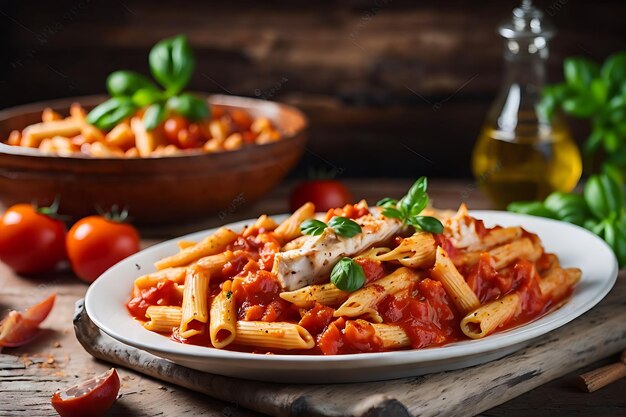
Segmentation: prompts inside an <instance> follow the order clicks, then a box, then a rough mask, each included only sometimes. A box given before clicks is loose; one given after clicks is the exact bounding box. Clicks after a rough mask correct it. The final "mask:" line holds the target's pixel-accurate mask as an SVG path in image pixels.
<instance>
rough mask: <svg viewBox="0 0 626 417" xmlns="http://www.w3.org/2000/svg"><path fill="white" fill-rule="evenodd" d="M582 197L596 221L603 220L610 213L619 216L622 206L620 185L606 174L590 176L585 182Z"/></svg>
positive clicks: (622, 199)
mask: <svg viewBox="0 0 626 417" xmlns="http://www.w3.org/2000/svg"><path fill="white" fill-rule="evenodd" d="M584 197H585V201H586V202H587V205H588V206H589V209H590V210H591V212H592V213H593V214H594V215H595V216H596V217H597V218H598V219H605V218H607V217H609V215H611V214H612V213H614V214H615V215H619V213H620V211H621V209H622V207H623V205H624V193H623V190H622V185H621V184H619V183H618V182H617V181H615V180H614V179H613V178H611V177H610V176H608V175H606V174H600V175H592V176H591V177H590V178H589V179H588V180H587V184H585V188H584Z"/></svg>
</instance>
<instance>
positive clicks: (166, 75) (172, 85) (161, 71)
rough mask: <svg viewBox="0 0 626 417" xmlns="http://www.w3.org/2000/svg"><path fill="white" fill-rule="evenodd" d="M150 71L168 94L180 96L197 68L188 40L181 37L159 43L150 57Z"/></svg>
mask: <svg viewBox="0 0 626 417" xmlns="http://www.w3.org/2000/svg"><path fill="white" fill-rule="evenodd" d="M148 61H149V62H150V71H151V72H152V75H153V76H154V78H155V79H156V80H157V81H158V82H159V83H160V84H161V85H162V86H163V87H165V89H166V90H167V92H168V94H170V95H174V94H178V93H179V92H180V91H181V90H182V89H183V88H184V87H185V86H186V85H187V82H189V79H190V78H191V74H192V73H193V69H194V66H195V59H194V57H193V52H192V51H191V48H190V47H189V43H188V42H187V38H186V37H185V36H182V35H179V36H176V37H174V38H169V39H163V40H162V41H160V42H158V43H157V44H156V45H154V47H153V48H152V50H150V55H149V56H148Z"/></svg>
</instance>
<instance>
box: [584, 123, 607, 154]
mask: <svg viewBox="0 0 626 417" xmlns="http://www.w3.org/2000/svg"><path fill="white" fill-rule="evenodd" d="M603 138H604V132H603V131H602V129H601V128H595V129H593V130H592V131H591V134H590V135H589V137H588V138H587V141H586V142H585V152H587V153H589V154H590V153H593V152H595V151H596V149H598V146H600V144H601V143H602V139H603Z"/></svg>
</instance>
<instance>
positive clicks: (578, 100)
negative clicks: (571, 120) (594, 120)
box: [563, 92, 598, 118]
mask: <svg viewBox="0 0 626 417" xmlns="http://www.w3.org/2000/svg"><path fill="white" fill-rule="evenodd" d="M597 109H598V103H597V102H596V101H595V100H594V98H593V96H591V94H589V93H588V92H587V93H585V94H581V95H580V96H577V97H571V98H567V99H565V100H563V110H564V111H565V112H566V113H569V114H571V115H573V116H576V117H583V118H585V117H589V116H591V115H592V114H593V113H594V112H595V111H596V110H597Z"/></svg>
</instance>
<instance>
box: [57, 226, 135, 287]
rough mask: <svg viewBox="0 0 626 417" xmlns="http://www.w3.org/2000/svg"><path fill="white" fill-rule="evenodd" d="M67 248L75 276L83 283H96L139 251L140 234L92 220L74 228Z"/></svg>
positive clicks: (69, 233)
mask: <svg viewBox="0 0 626 417" xmlns="http://www.w3.org/2000/svg"><path fill="white" fill-rule="evenodd" d="M66 245H67V255H68V257H69V259H70V263H71V264H72V269H73V270H74V273H75V274H76V275H78V277H79V278H80V279H82V280H83V281H86V282H93V281H95V279H96V278H98V277H99V276H100V275H101V274H102V273H103V272H104V271H106V270H107V269H109V268H110V267H111V266H113V265H115V264H116V263H118V262H119V261H121V260H122V259H124V258H126V257H128V256H130V255H132V254H133V253H136V252H138V251H139V233H138V232H137V230H136V229H135V228H134V227H133V226H131V225H129V224H125V223H121V222H118V221H114V220H108V219H106V218H104V217H102V216H89V217H85V218H84V219H81V220H80V221H78V222H77V223H76V224H74V226H72V228H71V229H70V231H69V232H68V234H67V239H66Z"/></svg>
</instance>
